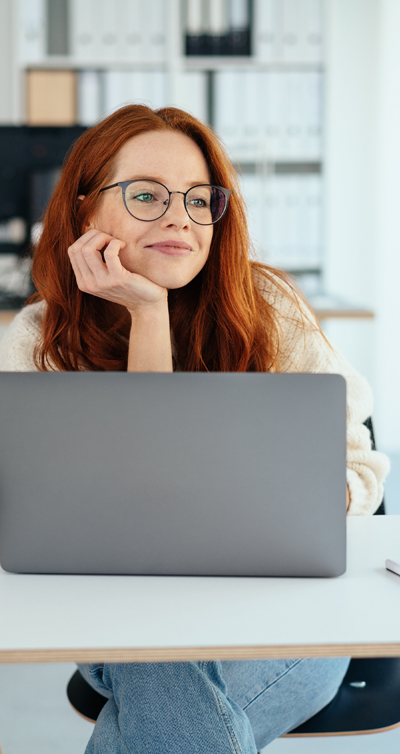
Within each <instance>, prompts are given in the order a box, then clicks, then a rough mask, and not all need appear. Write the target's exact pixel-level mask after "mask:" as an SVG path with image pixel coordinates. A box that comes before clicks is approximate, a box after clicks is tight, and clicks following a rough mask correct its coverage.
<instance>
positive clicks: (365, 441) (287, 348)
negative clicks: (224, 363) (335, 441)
mask: <svg viewBox="0 0 400 754" xmlns="http://www.w3.org/2000/svg"><path fill="white" fill-rule="evenodd" d="M264 295H265V293H264ZM266 297H267V300H269V302H270V303H272V305H273V307H274V309H275V312H276V315H277V319H278V326H279V333H280V354H281V359H280V367H279V370H280V371H283V372H311V373H317V374H324V373H326V374H328V373H330V374H341V375H343V377H344V378H345V380H346V385H347V485H348V488H349V491H350V507H349V511H348V512H349V514H352V515H365V514H368V513H373V512H374V511H375V510H376V509H377V508H378V507H379V505H380V503H381V500H382V497H383V483H384V479H385V477H386V475H387V474H388V472H389V470H390V463H389V459H388V458H387V456H386V455H384V454H383V453H380V452H378V451H376V450H372V445H371V435H370V432H369V430H368V428H367V427H366V426H365V425H364V421H365V420H366V419H367V418H368V417H370V416H371V415H372V411H373V397H372V391H371V388H370V387H369V385H368V383H367V381H366V379H365V378H364V377H362V376H361V375H360V374H359V373H358V372H357V371H356V370H355V369H354V368H353V367H352V366H351V365H350V364H349V362H348V361H347V360H346V359H345V357H344V356H343V355H342V354H341V353H340V351H339V350H337V349H336V348H334V347H333V346H332V345H331V344H330V343H329V342H328V341H327V339H326V338H325V336H324V335H323V333H322V332H321V330H320V328H319V325H318V323H317V321H316V319H315V317H314V315H313V313H312V312H311V311H310V310H309V309H308V307H307V306H306V304H305V303H304V302H303V301H302V299H301V298H300V297H299V296H297V294H295V293H292V292H290V293H289V294H288V295H285V293H284V292H281V291H279V290H278V291H275V292H274V293H273V294H272V295H271V294H267V296H266Z"/></svg>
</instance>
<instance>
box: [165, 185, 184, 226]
mask: <svg viewBox="0 0 400 754" xmlns="http://www.w3.org/2000/svg"><path fill="white" fill-rule="evenodd" d="M161 221H162V222H163V223H165V225H177V226H179V227H180V228H184V227H185V226H186V225H189V215H188V213H187V212H186V207H185V196H184V194H181V193H180V192H178V191H177V192H175V193H173V194H171V197H170V200H169V206H168V209H167V211H166V213H165V214H164V215H163V216H162V217H161Z"/></svg>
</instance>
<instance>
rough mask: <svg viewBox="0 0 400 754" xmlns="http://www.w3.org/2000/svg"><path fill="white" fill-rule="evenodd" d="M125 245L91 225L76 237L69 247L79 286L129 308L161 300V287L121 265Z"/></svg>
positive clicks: (162, 297)
mask: <svg viewBox="0 0 400 754" xmlns="http://www.w3.org/2000/svg"><path fill="white" fill-rule="evenodd" d="M125 246H126V243H125V241H120V240H119V239H118V238H114V237H113V236H111V235H109V234H108V233H104V232H103V231H99V230H96V229H94V228H92V229H91V230H89V231H87V233H85V234H84V235H83V236H81V238H78V240H77V241H75V243H74V244H72V246H70V247H69V249H68V254H69V257H70V260H71V265H72V268H73V270H74V273H75V277H76V282H77V285H78V288H79V289H80V290H81V291H83V292H84V293H90V294H92V295H93V296H99V297H100V298H104V299H106V300H107V301H114V302H115V303H117V304H122V305H123V306H126V307H127V309H129V310H130V309H131V308H132V309H133V308H137V307H138V306H139V307H140V306H146V307H147V306H149V304H150V305H151V306H154V304H158V303H159V302H160V301H163V300H164V299H165V289H164V288H161V287H160V286H158V285H156V284H155V283H152V282H151V281H150V280H148V279H147V278H145V277H143V276H142V275H139V274H136V273H134V272H130V271H129V270H127V269H126V268H125V267H124V266H123V265H122V264H121V261H120V258H119V253H120V251H121V249H123V248H124V247H125ZM100 252H103V257H104V261H103V258H102V255H101V253H100Z"/></svg>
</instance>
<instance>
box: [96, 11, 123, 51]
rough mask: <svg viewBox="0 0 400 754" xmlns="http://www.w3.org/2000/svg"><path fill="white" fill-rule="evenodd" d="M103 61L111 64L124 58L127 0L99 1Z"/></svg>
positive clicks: (98, 14) (98, 12) (100, 41)
mask: <svg viewBox="0 0 400 754" xmlns="http://www.w3.org/2000/svg"><path fill="white" fill-rule="evenodd" d="M96 14H97V16H98V18H99V27H100V28H99V32H100V38H99V44H100V51H101V59H102V60H108V61H110V62H113V61H116V60H118V59H121V58H123V57H124V53H125V50H124V36H125V34H124V29H125V24H126V20H125V0H112V2H110V0H98V2H97V8H96Z"/></svg>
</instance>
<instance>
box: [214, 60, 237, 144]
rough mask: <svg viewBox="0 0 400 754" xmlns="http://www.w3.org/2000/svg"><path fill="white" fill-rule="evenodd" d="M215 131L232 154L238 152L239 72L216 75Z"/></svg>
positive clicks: (232, 71) (222, 72)
mask: <svg viewBox="0 0 400 754" xmlns="http://www.w3.org/2000/svg"><path fill="white" fill-rule="evenodd" d="M214 119H215V123H214V126H215V130H216V131H217V133H218V134H219V135H220V137H221V139H222V140H223V141H224V143H225V145H226V147H227V149H228V150H229V151H230V152H231V153H234V152H237V151H238V142H239V138H240V129H239V123H240V116H239V97H238V87H237V70H236V69H233V70H227V71H217V72H216V74H215V113H214Z"/></svg>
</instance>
